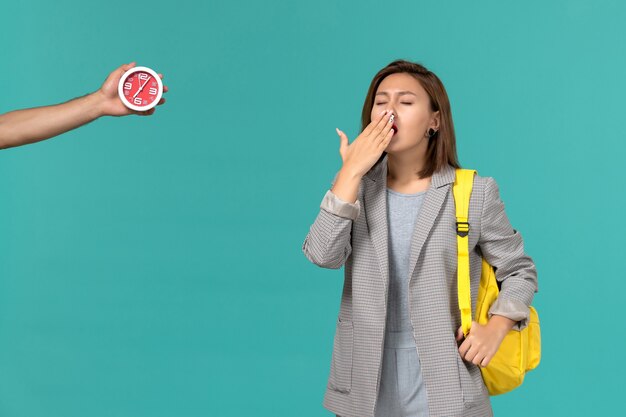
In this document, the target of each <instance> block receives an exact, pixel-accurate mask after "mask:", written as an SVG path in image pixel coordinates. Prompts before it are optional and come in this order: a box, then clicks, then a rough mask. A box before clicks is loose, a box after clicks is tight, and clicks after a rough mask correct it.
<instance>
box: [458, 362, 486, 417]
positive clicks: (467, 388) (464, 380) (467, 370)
mask: <svg viewBox="0 0 626 417" xmlns="http://www.w3.org/2000/svg"><path fill="white" fill-rule="evenodd" d="M456 356H457V363H458V367H459V379H460V384H461V392H462V393H463V402H464V403H465V405H466V406H470V407H471V406H473V405H475V404H479V403H481V402H483V401H485V399H486V398H488V397H489V394H488V393H487V387H485V383H484V381H483V375H482V373H481V372H480V368H479V367H478V365H474V364H473V363H471V362H466V361H464V360H463V358H461V355H460V354H458V353H457V355H456Z"/></svg>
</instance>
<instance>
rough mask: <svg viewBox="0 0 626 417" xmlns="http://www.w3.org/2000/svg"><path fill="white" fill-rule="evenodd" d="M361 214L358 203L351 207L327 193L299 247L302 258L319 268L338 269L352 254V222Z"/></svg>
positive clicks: (331, 193)
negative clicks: (302, 254)
mask: <svg viewBox="0 0 626 417" xmlns="http://www.w3.org/2000/svg"><path fill="white" fill-rule="evenodd" d="M336 179H337V176H336V175H335V180H336ZM335 180H333V184H334V183H335ZM360 210H361V206H360V203H359V200H357V201H356V202H355V203H354V204H352V203H349V202H347V201H343V200H341V199H340V198H339V197H337V196H336V195H335V194H334V193H333V192H332V191H331V190H328V191H327V192H326V195H324V198H323V199H322V203H321V204H320V211H319V213H318V215H317V218H316V219H315V221H314V222H313V225H312V226H311V228H310V230H309V233H308V234H307V236H306V238H305V239H304V243H303V244H302V251H303V252H304V255H305V256H306V257H307V258H308V259H309V260H310V261H311V262H313V263H314V264H316V265H318V266H321V267H322V268H330V269H339V268H341V267H342V266H343V264H344V263H345V262H346V259H348V257H349V256H350V254H351V253H352V246H351V245H350V237H351V231H352V222H353V221H354V220H356V218H357V217H359V213H360Z"/></svg>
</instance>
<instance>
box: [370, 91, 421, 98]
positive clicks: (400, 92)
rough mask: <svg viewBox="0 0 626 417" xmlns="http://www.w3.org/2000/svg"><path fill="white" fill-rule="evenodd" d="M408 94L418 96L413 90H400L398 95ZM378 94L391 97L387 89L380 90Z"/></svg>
mask: <svg viewBox="0 0 626 417" xmlns="http://www.w3.org/2000/svg"><path fill="white" fill-rule="evenodd" d="M406 94H411V95H413V96H415V97H417V94H415V93H414V92H412V91H398V95H399V96H403V95H406ZM376 95H377V96H387V97H389V93H388V92H386V91H380V92H378V93H376Z"/></svg>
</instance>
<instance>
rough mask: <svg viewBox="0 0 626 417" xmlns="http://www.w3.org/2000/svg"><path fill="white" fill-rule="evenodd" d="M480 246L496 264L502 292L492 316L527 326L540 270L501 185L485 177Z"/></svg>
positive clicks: (492, 308)
mask: <svg viewBox="0 0 626 417" xmlns="http://www.w3.org/2000/svg"><path fill="white" fill-rule="evenodd" d="M486 180H487V182H486V185H485V197H484V198H485V200H484V203H483V212H482V215H481V230H480V238H479V240H478V245H479V247H480V250H481V252H482V255H483V257H484V258H485V260H486V261H487V262H489V264H490V265H492V266H493V267H495V270H496V280H498V282H499V283H500V284H501V288H500V294H499V295H498V298H497V299H496V302H494V303H493V305H492V306H491V308H490V309H489V317H491V316H492V315H494V314H496V315H501V316H504V317H507V318H509V319H511V320H515V321H517V323H516V324H515V326H514V327H513V328H514V329H517V330H521V329H523V328H524V327H526V326H527V325H528V319H529V316H530V310H529V306H530V304H531V303H532V300H533V297H534V294H535V293H536V292H537V291H538V286H537V270H536V268H535V264H534V262H533V260H532V259H531V258H530V257H529V256H528V255H527V254H526V253H525V252H524V242H523V241H522V236H521V234H520V233H519V232H518V231H517V230H515V229H513V228H512V227H511V224H510V223H509V219H508V217H507V215H506V213H505V211H504V203H503V202H502V200H500V192H499V188H498V184H497V183H496V181H495V180H494V179H493V178H491V177H487V178H486Z"/></svg>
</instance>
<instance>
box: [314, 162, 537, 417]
mask: <svg viewBox="0 0 626 417" xmlns="http://www.w3.org/2000/svg"><path fill="white" fill-rule="evenodd" d="M454 178H455V170H454V167H452V166H446V167H445V168H444V169H441V170H439V171H438V172H436V173H434V174H433V176H432V181H431V186H430V188H429V189H428V190H427V192H426V194H425V197H424V203H423V206H422V208H421V210H420V213H419V215H418V218H417V220H416V222H415V233H414V234H413V237H412V241H411V253H410V269H409V277H410V278H409V310H410V318H411V322H412V325H413V329H414V336H415V341H416V344H417V350H418V354H419V357H420V361H421V365H422V375H423V378H424V382H425V385H426V390H427V393H428V405H429V410H430V416H431V417H438V416H442V417H443V416H445V417H451V416H491V415H492V410H491V404H490V402H489V395H488V392H487V390H486V388H485V385H484V383H483V381H482V376H481V372H480V369H479V368H478V367H477V366H476V365H474V364H472V363H468V362H465V361H464V360H462V359H461V357H460V355H459V353H458V346H457V343H456V340H455V332H456V330H457V329H458V328H459V326H460V325H461V316H460V312H459V309H458V296H457V241H456V218H455V209H454V198H453V195H452V185H453V183H454ZM386 188H387V156H385V157H384V158H383V159H382V160H381V161H380V162H379V163H378V164H376V165H375V166H374V167H373V168H372V169H371V170H370V171H369V172H368V173H367V174H366V175H365V176H364V177H363V179H362V180H361V183H360V185H359V191H358V199H357V201H356V202H355V203H354V204H350V203H348V202H345V201H342V200H340V199H339V198H337V197H336V196H335V195H334V194H333V193H332V192H330V191H328V192H327V193H326V195H325V196H324V199H323V200H322V204H321V207H320V212H319V214H318V215H317V218H316V219H315V222H314V223H313V225H312V226H311V228H310V230H309V233H308V235H307V236H306V239H305V240H304V243H303V246H302V250H303V251H304V254H305V255H306V257H307V258H308V259H309V260H310V261H311V262H313V263H315V264H316V265H319V266H321V267H324V268H332V269H337V268H340V267H342V266H344V265H345V274H344V285H343V293H342V297H341V306H340V311H339V317H338V318H337V323H336V332H335V338H334V343H333V353H332V359H331V366H330V375H329V378H328V385H327V389H326V393H325V395H324V402H323V404H324V407H325V408H327V409H328V410H330V411H332V412H333V413H335V414H339V415H341V416H342V417H373V416H374V407H375V403H376V398H377V393H378V386H379V381H380V370H381V364H382V350H383V342H384V330H385V314H386V308H387V288H388V282H389V265H388V262H389V261H388V245H387V239H388V230H387V213H386V210H387V207H386V201H385V199H386ZM469 223H470V232H469V252H470V276H471V295H472V308H473V309H474V308H475V306H476V294H477V292H478V283H479V280H480V268H481V262H482V258H481V257H482V256H484V257H485V259H486V260H487V261H488V262H489V263H490V264H491V265H493V266H494V267H495V268H496V278H497V280H498V281H500V282H501V292H500V295H499V297H498V300H497V301H496V303H494V304H493V306H492V308H491V309H490V313H493V314H499V315H503V316H507V317H509V318H511V319H513V320H516V321H518V323H517V325H516V326H517V328H523V327H524V326H526V324H527V320H528V314H529V312H528V306H529V305H530V304H531V302H532V299H533V296H534V293H535V292H537V272H536V269H535V265H534V263H533V261H532V259H531V258H530V257H529V256H528V255H526V254H525V253H524V245H523V241H522V237H521V235H520V233H519V232H518V231H516V230H514V229H513V228H512V227H511V224H510V223H509V220H508V218H507V216H506V214H505V211H504V204H503V202H502V201H501V200H500V195H499V191H498V186H497V184H496V182H495V180H494V179H493V178H491V177H480V176H478V175H476V176H475V178H474V185H473V189H472V195H471V199H470V210H469Z"/></svg>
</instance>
